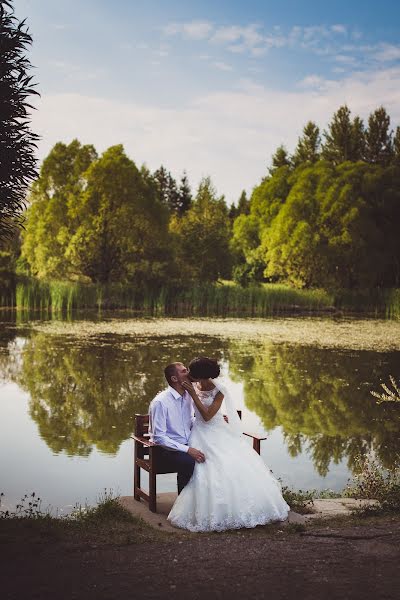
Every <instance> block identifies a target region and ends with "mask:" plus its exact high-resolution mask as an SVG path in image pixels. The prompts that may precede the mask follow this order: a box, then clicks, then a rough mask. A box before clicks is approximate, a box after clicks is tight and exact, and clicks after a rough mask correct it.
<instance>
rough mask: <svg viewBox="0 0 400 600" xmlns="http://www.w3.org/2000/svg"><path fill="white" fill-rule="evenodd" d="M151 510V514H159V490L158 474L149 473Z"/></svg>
mask: <svg viewBox="0 0 400 600" xmlns="http://www.w3.org/2000/svg"><path fill="white" fill-rule="evenodd" d="M149 509H150V510H151V512H154V513H155V512H157V489H156V473H152V472H151V471H150V473H149Z"/></svg>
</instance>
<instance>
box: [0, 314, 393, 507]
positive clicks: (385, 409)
mask: <svg viewBox="0 0 400 600" xmlns="http://www.w3.org/2000/svg"><path fill="white" fill-rule="evenodd" d="M0 319H1V320H0V327H1V329H0V331H1V333H0V433H1V435H0V451H1V457H2V458H1V471H0V475H1V477H0V492H3V493H4V494H5V500H4V501H3V503H2V507H3V508H4V507H9V508H13V507H14V506H15V504H16V503H17V502H18V501H19V500H20V498H21V497H22V496H23V495H24V494H25V493H31V492H33V491H34V492H35V493H37V494H38V495H39V496H40V497H41V498H42V499H43V505H44V506H51V507H52V508H53V509H54V511H56V510H57V511H59V512H60V513H61V514H63V513H67V512H68V511H70V510H71V508H72V507H73V506H74V505H75V504H77V503H78V504H84V503H85V502H87V503H89V504H93V503H95V502H96V499H97V498H98V497H99V495H100V494H101V493H102V492H103V490H104V489H108V490H110V489H111V490H113V491H114V492H115V493H119V494H121V495H131V494H132V488H133V445H132V442H131V440H130V434H131V432H132V429H133V423H134V415H135V413H145V412H147V408H148V405H149V402H150V400H151V399H152V398H153V397H154V396H155V394H156V393H157V392H158V391H159V390H161V389H162V388H163V387H164V386H165V382H164V380H163V368H164V366H165V365H166V364H168V363H170V362H173V361H182V362H184V363H188V362H189V360H190V359H191V358H193V357H195V356H201V355H203V356H211V357H215V358H217V359H218V360H219V361H220V363H221V366H222V373H223V378H224V380H225V383H226V384H227V385H228V387H229V389H230V390H231V392H232V394H233V396H234V398H235V400H236V404H237V408H241V409H242V410H243V428H244V429H245V430H248V431H252V432H255V433H265V434H266V436H267V440H265V441H264V442H262V449H261V453H262V457H263V459H264V461H265V463H266V464H267V465H268V466H269V467H270V468H271V469H272V471H273V472H274V474H275V475H276V476H277V477H279V478H281V480H282V482H283V484H284V485H288V486H291V487H294V488H296V489H298V488H301V489H310V488H317V489H325V488H329V489H332V490H335V491H339V490H341V489H342V488H343V487H344V486H345V485H346V483H347V481H348V479H349V477H351V475H352V473H354V470H355V469H356V464H357V457H358V456H359V455H366V454H372V455H373V456H376V457H377V458H378V459H379V460H380V462H381V463H382V464H383V465H384V466H385V467H387V468H390V467H391V466H393V465H394V462H395V461H396V459H397V458H398V457H399V452H400V436H399V432H400V419H399V416H400V412H399V407H398V406H397V405H394V404H388V403H386V404H385V403H383V404H377V403H376V401H375V399H374V398H373V397H372V396H371V394H370V391H371V390H377V391H380V383H381V382H388V381H389V375H393V376H395V377H396V378H399V372H400V323H399V322H395V321H383V320H372V319H371V320H367V319H364V320H360V319H348V318H346V319H344V318H341V319H334V318H332V317H326V318H319V317H295V318H271V319H162V318H159V319H155V318H153V319H146V318H127V317H126V316H122V317H121V316H120V315H113V316H110V315H108V316H107V317H104V316H103V317H96V318H85V319H82V318H81V319H78V320H74V321H62V320H53V321H46V320H34V321H31V322H23V320H22V319H21V317H20V316H19V317H18V319H17V318H16V316H15V314H8V316H7V313H5V312H3V313H2V316H0ZM158 481H159V490H160V491H173V490H174V489H176V483H175V476H174V475H163V476H159V478H158Z"/></svg>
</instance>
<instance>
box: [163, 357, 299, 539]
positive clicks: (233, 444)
mask: <svg viewBox="0 0 400 600" xmlns="http://www.w3.org/2000/svg"><path fill="white" fill-rule="evenodd" d="M219 374H220V368H219V366H218V363H217V362H216V361H215V360H212V359H210V358H195V359H194V360H192V361H191V363H190V364H189V378H190V379H191V381H185V382H182V385H183V387H184V388H185V389H186V390H187V391H188V392H189V394H190V396H191V397H192V399H193V402H194V406H195V414H196V419H195V421H194V425H193V428H192V431H191V434H190V440H189V444H190V446H194V447H195V448H199V449H200V450H201V451H202V452H203V454H204V455H205V461H204V462H198V463H196V464H195V468H194V471H193V475H192V477H191V479H190V481H189V483H188V484H187V485H186V486H185V487H184V489H183V490H182V492H181V493H180V495H179V496H178V498H177V499H176V501H175V504H174V505H173V507H172V509H171V512H170V513H169V515H168V520H169V521H170V522H171V524H172V525H174V526H176V527H181V528H184V529H189V530H190V531H223V530H225V529H239V528H241V527H256V525H264V524H266V523H269V522H272V521H283V520H285V519H286V518H287V516H288V512H289V510H290V508H289V506H288V505H287V503H286V502H285V500H284V499H283V497H282V494H281V487H280V484H279V482H278V481H277V479H275V477H274V476H273V475H272V473H271V472H270V471H269V469H268V468H267V467H266V466H265V464H264V462H263V461H262V459H261V457H260V456H259V455H258V454H257V453H256V452H255V451H254V450H253V449H252V448H251V447H250V446H249V445H248V444H247V443H246V442H245V440H244V439H243V436H242V434H241V427H240V419H239V417H238V415H237V412H236V410H235V408H234V405H233V401H232V400H231V398H230V396H229V394H228V393H227V392H226V391H225V390H224V389H223V387H222V386H221V384H220V383H219V382H218V381H215V379H216V378H217V377H218V376H219ZM192 382H194V383H192ZM224 399H225V407H226V413H227V415H228V419H229V423H227V422H226V421H225V419H224V416H223V414H222V411H221V405H222V401H223V400H224Z"/></svg>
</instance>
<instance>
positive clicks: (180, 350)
mask: <svg viewBox="0 0 400 600" xmlns="http://www.w3.org/2000/svg"><path fill="white" fill-rule="evenodd" d="M216 343H217V344H218V346H217V348H221V346H223V343H222V344H221V342H220V341H218V342H215V341H212V340H209V341H208V342H205V343H204V344H203V346H202V344H201V343H200V342H199V341H197V345H196V346H197V347H195V348H194V350H195V352H193V348H192V344H190V340H188V341H187V342H186V343H184V344H182V341H181V339H175V340H174V339H171V338H169V339H161V338H157V339H149V338H146V339H144V338H143V339H136V340H134V341H132V338H126V339H125V338H124V339H121V338H116V336H112V337H110V336H104V337H101V338H96V339H93V338H91V339H90V340H87V339H80V338H73V339H71V338H69V339H68V338H65V337H61V336H60V337H58V336H49V335H46V334H43V333H38V334H33V336H32V337H31V339H29V340H28V341H27V343H26V345H25V347H24V349H23V353H22V366H21V369H20V372H19V374H18V375H17V377H16V379H17V381H18V383H19V385H20V386H21V387H22V388H24V389H26V390H27V391H28V392H29V394H30V414H31V417H32V418H33V419H34V420H35V421H36V423H37V424H38V426H39V432H40V435H41V437H42V438H43V439H44V440H45V441H46V443H47V444H48V446H49V447H50V448H51V449H52V450H53V451H54V452H61V451H66V452H67V453H68V454H73V455H82V456H86V455H88V454H89V453H90V451H91V449H92V447H93V445H95V446H96V447H97V448H98V449H99V450H101V451H103V452H107V453H114V452H116V451H117V450H118V447H119V445H120V444H121V442H122V441H123V440H125V439H127V438H129V435H130V433H131V432H132V429H133V422H134V414H135V413H145V412H147V409H148V405H149V402H150V400H151V399H152V398H153V397H154V396H155V395H156V393H157V392H158V391H159V390H161V389H162V388H163V387H165V385H166V383H165V380H164V376H163V367H164V366H165V365H166V364H168V363H169V362H172V361H174V360H182V361H187V360H190V358H192V357H193V355H194V354H196V353H198V352H199V348H200V347H201V348H202V350H201V351H202V352H203V353H205V352H206V351H207V350H203V347H205V348H207V347H209V350H208V351H209V352H212V355H213V356H218V354H219V352H218V350H217V349H216V347H215V344H216ZM193 345H194V344H193Z"/></svg>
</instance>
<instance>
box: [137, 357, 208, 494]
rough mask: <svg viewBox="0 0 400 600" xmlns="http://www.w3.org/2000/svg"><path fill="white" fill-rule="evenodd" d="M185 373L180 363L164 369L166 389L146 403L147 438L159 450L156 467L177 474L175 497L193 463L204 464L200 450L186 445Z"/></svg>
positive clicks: (189, 410) (189, 407)
mask: <svg viewBox="0 0 400 600" xmlns="http://www.w3.org/2000/svg"><path fill="white" fill-rule="evenodd" d="M188 373H189V372H188V370H187V368H186V367H185V365H183V364H182V363H180V362H176V363H172V364H170V365H168V366H167V367H165V369H164V375H165V379H166V380H167V383H168V387H167V389H165V390H164V391H162V392H160V393H159V394H157V396H156V397H155V398H154V400H152V402H151V403H150V408H149V413H150V427H149V431H150V439H151V441H152V442H154V443H155V444H158V445H159V446H161V447H160V448H159V460H160V466H161V467H162V468H163V469H165V470H166V471H167V472H168V471H170V472H173V471H177V472H178V494H180V493H181V491H182V490H183V488H184V487H185V485H186V484H187V483H188V482H189V479H190V478H191V476H192V473H193V469H194V463H195V461H196V462H204V461H205V456H204V454H203V453H202V452H200V450H196V448H191V447H189V445H188V441H189V436H190V430H191V428H192V425H193V420H194V411H193V404H192V398H191V397H190V395H189V393H188V392H187V391H186V390H185V389H184V387H183V386H182V382H186V381H189V379H188Z"/></svg>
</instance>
